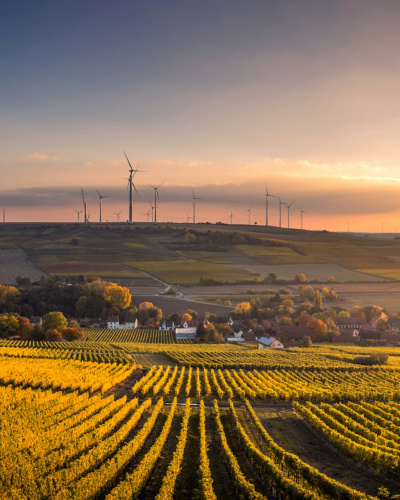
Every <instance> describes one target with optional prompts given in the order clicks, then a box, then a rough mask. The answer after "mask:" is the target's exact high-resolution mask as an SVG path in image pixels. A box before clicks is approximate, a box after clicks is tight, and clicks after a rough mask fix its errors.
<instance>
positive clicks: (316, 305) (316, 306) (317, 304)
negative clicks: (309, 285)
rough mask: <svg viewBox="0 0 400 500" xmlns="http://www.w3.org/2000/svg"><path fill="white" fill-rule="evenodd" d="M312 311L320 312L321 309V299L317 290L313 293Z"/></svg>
mask: <svg viewBox="0 0 400 500" xmlns="http://www.w3.org/2000/svg"><path fill="white" fill-rule="evenodd" d="M313 307H314V309H317V310H321V309H322V297H321V294H320V293H319V290H315V292H314V304H313Z"/></svg>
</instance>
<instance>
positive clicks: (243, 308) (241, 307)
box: [235, 302, 250, 314]
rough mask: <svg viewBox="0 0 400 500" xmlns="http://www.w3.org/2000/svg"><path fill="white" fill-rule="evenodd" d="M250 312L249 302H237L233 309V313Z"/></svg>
mask: <svg viewBox="0 0 400 500" xmlns="http://www.w3.org/2000/svg"><path fill="white" fill-rule="evenodd" d="M248 311H250V302H239V304H237V306H236V307H235V312H237V313H241V314H245V313H246V312H248Z"/></svg>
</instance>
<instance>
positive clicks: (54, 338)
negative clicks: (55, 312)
mask: <svg viewBox="0 0 400 500" xmlns="http://www.w3.org/2000/svg"><path fill="white" fill-rule="evenodd" d="M44 336H45V339H46V340H47V341H48V342H59V341H60V340H62V333H61V332H59V331H58V330H56V329H55V328H54V329H51V330H46V332H45V334H44Z"/></svg>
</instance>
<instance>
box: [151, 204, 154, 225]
mask: <svg viewBox="0 0 400 500" xmlns="http://www.w3.org/2000/svg"><path fill="white" fill-rule="evenodd" d="M150 206H151V222H154V205H152V204H151V203H150Z"/></svg>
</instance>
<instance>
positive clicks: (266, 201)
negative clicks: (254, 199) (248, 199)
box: [265, 183, 276, 227]
mask: <svg viewBox="0 0 400 500" xmlns="http://www.w3.org/2000/svg"><path fill="white" fill-rule="evenodd" d="M269 197H271V198H276V196H274V195H273V194H269V192H268V188H267V183H265V225H266V226H267V227H268V198H269Z"/></svg>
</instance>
